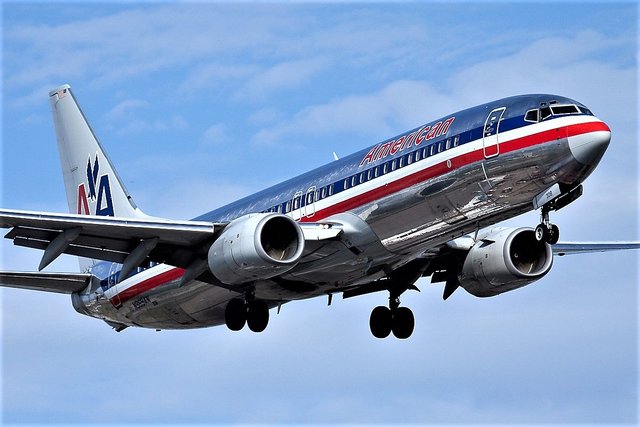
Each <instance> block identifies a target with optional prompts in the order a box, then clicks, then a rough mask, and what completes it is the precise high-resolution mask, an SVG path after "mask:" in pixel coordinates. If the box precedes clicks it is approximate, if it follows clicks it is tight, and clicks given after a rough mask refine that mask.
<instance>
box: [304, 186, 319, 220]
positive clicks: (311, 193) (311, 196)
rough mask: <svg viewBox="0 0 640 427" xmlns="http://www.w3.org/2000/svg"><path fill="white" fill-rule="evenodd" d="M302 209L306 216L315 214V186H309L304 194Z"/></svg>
mask: <svg viewBox="0 0 640 427" xmlns="http://www.w3.org/2000/svg"><path fill="white" fill-rule="evenodd" d="M304 202H305V205H304V211H305V216H306V217H307V218H311V217H312V216H314V215H315V214H316V186H315V185H314V186H312V187H309V189H308V190H307V195H306V196H305V201H304Z"/></svg>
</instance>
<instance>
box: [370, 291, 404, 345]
mask: <svg viewBox="0 0 640 427" xmlns="http://www.w3.org/2000/svg"><path fill="white" fill-rule="evenodd" d="M399 305H400V300H399V299H398V297H397V296H396V297H394V296H393V295H392V296H390V297H389V308H387V307H384V306H378V307H376V308H374V309H373V311H372V312H371V317H370V318H369V328H370V329H371V333H372V334H373V336H374V337H376V338H386V337H388V336H389V334H390V333H391V332H393V335H394V336H395V337H396V338H399V339H407V338H409V337H410V336H411V334H412V333H413V328H414V326H415V319H414V317H413V312H412V311H411V310H410V309H408V308H407V307H399Z"/></svg>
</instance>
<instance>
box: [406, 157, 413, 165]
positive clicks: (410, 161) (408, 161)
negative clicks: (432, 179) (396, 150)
mask: <svg viewBox="0 0 640 427" xmlns="http://www.w3.org/2000/svg"><path fill="white" fill-rule="evenodd" d="M406 157H407V165H410V164H411V163H413V154H407V156H406Z"/></svg>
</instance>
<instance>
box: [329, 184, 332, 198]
mask: <svg viewBox="0 0 640 427" xmlns="http://www.w3.org/2000/svg"><path fill="white" fill-rule="evenodd" d="M329 195H330V196H332V195H333V184H330V185H329Z"/></svg>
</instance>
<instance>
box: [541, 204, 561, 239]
mask: <svg viewBox="0 0 640 427" xmlns="http://www.w3.org/2000/svg"><path fill="white" fill-rule="evenodd" d="M535 231H536V240H537V241H538V242H545V243H548V244H550V245H555V244H556V243H558V239H559V238H560V229H559V228H558V226H557V225H555V224H551V222H550V221H549V208H548V207H547V206H546V205H545V206H543V207H542V218H541V220H540V224H538V226H537V227H536V230H535Z"/></svg>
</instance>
